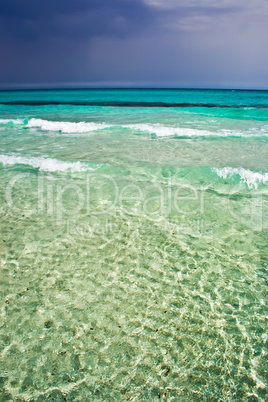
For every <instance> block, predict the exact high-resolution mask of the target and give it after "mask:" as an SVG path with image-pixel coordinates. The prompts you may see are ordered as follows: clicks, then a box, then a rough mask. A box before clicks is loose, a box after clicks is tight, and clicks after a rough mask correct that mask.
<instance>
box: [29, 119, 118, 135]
mask: <svg viewBox="0 0 268 402" xmlns="http://www.w3.org/2000/svg"><path fill="white" fill-rule="evenodd" d="M26 127H27V128H31V127H37V128H40V129H41V130H45V131H60V132H62V133H88V132H91V131H96V130H102V129H104V128H109V127H110V125H108V124H105V123H93V122H89V123H86V122H84V121H80V122H78V123H73V122H69V121H49V120H43V119H30V120H29V121H28V123H27V124H26Z"/></svg>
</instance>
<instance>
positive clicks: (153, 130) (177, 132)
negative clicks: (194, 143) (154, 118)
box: [123, 123, 266, 137]
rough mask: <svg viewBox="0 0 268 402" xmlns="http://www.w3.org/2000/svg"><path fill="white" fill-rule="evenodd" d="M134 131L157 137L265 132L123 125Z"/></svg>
mask: <svg viewBox="0 0 268 402" xmlns="http://www.w3.org/2000/svg"><path fill="white" fill-rule="evenodd" d="M123 127H125V128H130V129H132V130H135V131H141V132H148V133H150V134H155V135H156V136H157V137H172V136H173V137H174V136H175V137H263V136H266V132H263V131H260V132H256V131H255V132H249V133H247V134H245V133H243V132H242V131H233V130H220V131H218V132H216V131H215V132H213V131H208V130H200V129H194V128H187V127H174V126H163V125H161V124H147V123H143V124H131V125H125V126H123Z"/></svg>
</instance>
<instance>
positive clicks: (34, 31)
mask: <svg viewBox="0 0 268 402" xmlns="http://www.w3.org/2000/svg"><path fill="white" fill-rule="evenodd" d="M267 43H268V0H248V1H245V0H46V1H43V0H1V1H0V55H1V62H0V87H2V88H4V87H20V86H22V87H23V86H25V87H39V86H56V87H59V86H90V85H93V86H145V87H151V86H156V87H161V86H164V87H165V86H167V87H204V88H209V87H216V88H221V87H223V88H266V89H268V51H267V47H268V45H267Z"/></svg>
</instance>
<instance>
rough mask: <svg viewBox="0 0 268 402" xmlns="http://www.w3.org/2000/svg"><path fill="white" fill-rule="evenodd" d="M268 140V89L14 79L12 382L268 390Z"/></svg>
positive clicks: (247, 394) (0, 134) (4, 106)
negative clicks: (72, 84) (43, 83)
mask: <svg viewBox="0 0 268 402" xmlns="http://www.w3.org/2000/svg"><path fill="white" fill-rule="evenodd" d="M267 155H268V91H239V90H186V89H185V90H176V89H174V90H172V89H168V90H164V89H148V90H147V89H142V90H139V89H102V90H97V89H94V90H93V89H91V90H42V91H41V90H40V91H0V177H1V181H0V214H1V220H0V233H1V235H0V270H1V282H0V296H1V297H0V308H1V310H0V314H1V321H0V345H1V348H0V360H1V365H0V384H1V391H0V392H1V393H0V399H1V398H2V399H1V400H20V401H43V400H51V401H52V400H55V401H56V400H57V401H60V400H67V401H73V400H76V401H86V400H94V401H108V400H109V401H110V400H111V401H112V400H116V401H118V400H122V401H127V400H132V401H141V400H144V401H147V400H148V401H156V400H169V401H172V400H174V401H183V402H184V401H267V400H268V384H267V369H268V368H267V353H268V350H267V349H268V348H267V346H268V337H267V333H268V332H267V330H268V328H267V326H268V312H267V297H268V277H267V269H268V259H267V257H268V251H267V239H268V219H267V218H268V158H267ZM16 398H18V399H16ZM64 398H65V399H64Z"/></svg>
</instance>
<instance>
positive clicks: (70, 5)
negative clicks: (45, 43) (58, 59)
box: [0, 0, 158, 41]
mask: <svg viewBox="0 0 268 402" xmlns="http://www.w3.org/2000/svg"><path fill="white" fill-rule="evenodd" d="M157 12H158V11H157V10H152V8H151V7H150V6H149V5H146V4H145V3H143V2H141V1H139V0H135V1H132V0H113V1H111V0H46V1H37V0H25V1H21V0H20V1H19V0H1V2H0V22H1V24H0V32H1V34H2V35H6V37H7V38H8V39H14V40H18V41H23V40H24V39H26V40H30V39H32V40H36V38H39V37H43V38H45V37H46V36H53V35H55V36H61V35H63V36H70V37H73V36H77V37H80V38H81V39H83V38H90V37H92V36H99V35H107V36H110V35H111V36H124V35H129V34H131V33H132V32H133V31H136V30H140V29H142V27H146V26H149V25H150V21H151V20H152V16H153V14H155V13H157Z"/></svg>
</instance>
